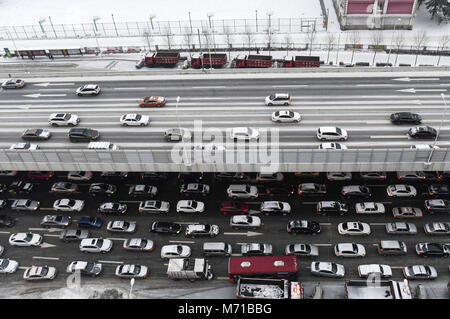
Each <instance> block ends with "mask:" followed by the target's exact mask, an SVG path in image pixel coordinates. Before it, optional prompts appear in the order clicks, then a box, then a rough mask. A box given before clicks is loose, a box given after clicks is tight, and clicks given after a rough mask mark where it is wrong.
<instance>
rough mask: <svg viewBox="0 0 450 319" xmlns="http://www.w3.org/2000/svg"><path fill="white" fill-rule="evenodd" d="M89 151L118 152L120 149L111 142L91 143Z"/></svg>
mask: <svg viewBox="0 0 450 319" xmlns="http://www.w3.org/2000/svg"><path fill="white" fill-rule="evenodd" d="M88 149H90V150H106V151H117V150H118V149H119V147H118V146H117V145H116V144H113V143H111V142H90V143H89V144H88Z"/></svg>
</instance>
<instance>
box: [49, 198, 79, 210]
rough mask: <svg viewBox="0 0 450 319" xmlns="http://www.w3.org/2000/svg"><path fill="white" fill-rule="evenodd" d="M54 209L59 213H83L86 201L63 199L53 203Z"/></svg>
mask: <svg viewBox="0 0 450 319" xmlns="http://www.w3.org/2000/svg"><path fill="white" fill-rule="evenodd" d="M53 208H54V209H55V211H57V212H81V211H82V210H83V208H84V200H81V199H70V198H62V199H57V200H56V201H55V202H54V203H53Z"/></svg>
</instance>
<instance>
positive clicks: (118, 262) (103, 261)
mask: <svg viewBox="0 0 450 319" xmlns="http://www.w3.org/2000/svg"><path fill="white" fill-rule="evenodd" d="M97 262H99V263H103V264H123V261H112V260H98V261H97Z"/></svg>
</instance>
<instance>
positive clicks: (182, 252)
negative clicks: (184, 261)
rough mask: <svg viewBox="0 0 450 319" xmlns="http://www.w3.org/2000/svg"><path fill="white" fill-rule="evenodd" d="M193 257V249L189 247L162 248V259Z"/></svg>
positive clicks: (173, 246) (172, 246) (169, 246)
mask: <svg viewBox="0 0 450 319" xmlns="http://www.w3.org/2000/svg"><path fill="white" fill-rule="evenodd" d="M190 255H191V247H189V246H187V245H165V246H162V247H161V258H163V259H165V258H187V257H189V256H190Z"/></svg>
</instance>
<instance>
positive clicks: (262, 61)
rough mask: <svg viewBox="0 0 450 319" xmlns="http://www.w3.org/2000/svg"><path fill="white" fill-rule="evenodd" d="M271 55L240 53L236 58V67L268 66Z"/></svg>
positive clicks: (269, 65)
mask: <svg viewBox="0 0 450 319" xmlns="http://www.w3.org/2000/svg"><path fill="white" fill-rule="evenodd" d="M272 62H273V61H272V56H271V55H240V56H238V57H237V58H236V67H237V68H270V67H271V66H272Z"/></svg>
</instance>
